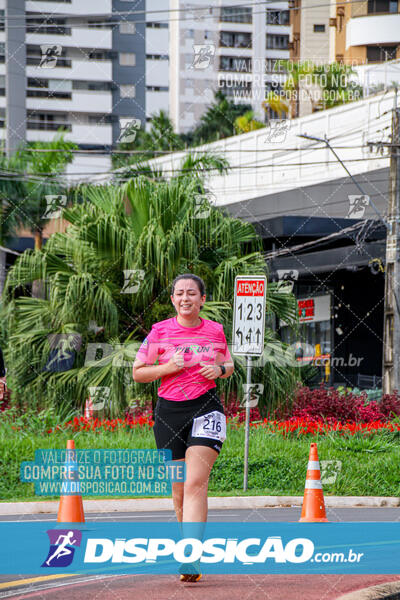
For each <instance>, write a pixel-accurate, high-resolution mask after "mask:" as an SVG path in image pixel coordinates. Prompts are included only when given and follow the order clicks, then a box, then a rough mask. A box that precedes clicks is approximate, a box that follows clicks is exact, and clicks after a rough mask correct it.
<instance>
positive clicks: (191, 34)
mask: <svg viewBox="0 0 400 600" xmlns="http://www.w3.org/2000/svg"><path fill="white" fill-rule="evenodd" d="M187 34H188V37H189V38H194V29H188V32H187Z"/></svg>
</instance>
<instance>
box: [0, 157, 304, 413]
mask: <svg viewBox="0 0 400 600" xmlns="http://www.w3.org/2000/svg"><path fill="white" fill-rule="evenodd" d="M198 158H199V157H198ZM214 158H215V157H214ZM189 160H191V161H192V166H195V165H196V164H197V166H200V167H201V163H200V158H199V160H196V157H192V158H190V159H187V161H186V170H185V169H181V172H180V173H179V175H177V176H176V177H173V178H172V179H171V180H169V181H165V180H162V181H155V180H152V179H149V178H146V177H143V176H138V177H136V178H134V179H132V180H130V181H129V182H127V183H125V184H123V185H119V186H113V185H109V186H90V185H89V186H84V187H81V188H80V189H78V190H77V191H76V198H77V199H79V202H75V203H74V204H73V205H72V206H71V207H69V208H67V209H65V210H64V214H63V216H64V218H65V219H67V221H68V222H69V223H70V225H69V227H68V229H67V230H66V232H64V233H56V234H54V235H53V236H51V238H50V239H49V240H48V242H47V244H46V245H45V246H44V248H42V249H41V250H36V251H33V252H32V251H31V252H25V253H24V254H23V255H22V256H21V257H19V258H18V259H17V261H16V263H15V265H14V266H13V267H12V268H11V269H10V271H9V274H8V278H7V282H6V288H5V307H4V309H3V313H2V315H1V316H2V318H3V322H4V326H5V327H6V328H7V331H8V332H9V337H8V345H7V349H6V353H7V357H8V359H9V365H10V371H11V373H10V375H11V377H12V379H13V381H14V383H15V394H14V397H16V399H17V400H18V399H24V398H28V397H29V399H30V403H31V404H35V403H36V405H37V406H40V405H43V402H44V400H43V399H44V398H45V399H46V402H48V403H51V404H53V405H56V406H57V407H58V409H59V410H63V407H64V408H65V410H71V408H73V407H75V408H79V409H80V410H82V406H83V404H84V401H85V398H87V396H88V387H90V386H105V387H109V388H110V390H111V398H112V406H111V409H110V410H111V414H114V415H116V414H120V413H121V410H122V409H123V408H124V407H126V405H127V403H128V402H129V399H130V398H133V397H134V396H135V395H137V394H138V393H143V389H144V388H143V387H142V386H141V385H140V384H136V383H134V382H133V381H132V377H131V365H132V360H133V358H134V355H135V352H136V350H137V348H138V345H139V344H140V341H141V340H142V339H143V338H144V337H145V336H146V335H147V333H148V331H149V330H150V328H151V325H152V323H153V322H155V321H159V320H161V319H165V318H168V317H169V316H172V315H173V314H174V311H173V309H172V306H171V303H170V300H169V287H170V284H171V282H172V280H173V278H174V277H175V276H176V275H177V274H178V273H183V272H193V273H197V274H199V275H200V276H201V277H203V278H204V280H205V281H206V285H207V289H208V301H207V303H206V305H205V308H204V312H203V314H204V316H205V317H206V318H211V319H216V320H218V321H220V322H222V323H223V324H224V325H225V331H226V332H227V334H228V337H229V332H230V331H231V313H232V294H233V283H234V278H235V276H236V275H237V274H243V273H249V274H262V273H265V272H266V269H265V261H264V259H263V255H262V253H261V250H262V246H261V240H260V239H259V238H258V236H257V235H256V233H255V230H254V227H253V225H251V224H250V223H246V222H243V221H240V220H239V219H234V218H232V217H228V216H225V215H224V214H223V213H222V212H221V211H219V210H218V209H217V208H215V207H214V206H213V205H212V204H210V203H209V201H208V200H207V197H206V189H205V187H204V182H203V179H202V176H201V173H202V169H201V168H200V170H199V171H197V173H196V174H195V175H193V173H192V171H189V168H188V167H189ZM201 160H202V161H203V168H204V165H205V164H206V163H205V160H204V156H202V157H201ZM182 166H183V165H182ZM220 168H223V165H220ZM199 195H200V197H202V196H203V202H202V205H201V210H200V211H199V204H198V202H197V200H196V199H197V198H198V196H199ZM126 271H131V273H132V272H133V273H132V274H133V275H134V276H135V277H136V280H135V281H134V286H133V287H132V288H131V291H132V289H135V290H136V292H133V291H132V293H124V289H125V288H126ZM33 279H43V280H44V279H46V280H47V281H48V297H47V298H46V299H40V298H27V297H19V298H15V297H14V293H13V290H14V289H15V288H16V287H18V286H21V285H26V284H28V283H30V282H31V281H32V280H33ZM268 311H269V312H270V313H275V314H276V315H277V316H278V317H279V318H282V319H284V320H285V321H286V322H289V323H290V322H294V321H295V319H296V310H295V301H294V297H293V296H291V295H287V294H286V295H283V294H279V293H277V291H276V289H274V286H273V284H271V286H270V289H269V292H268ZM93 322H96V324H97V327H95V328H93ZM95 331H97V333H95ZM71 333H74V334H75V336H80V340H81V342H82V344H81V346H80V348H76V349H75V359H74V361H75V362H74V365H73V367H72V368H70V369H69V370H66V371H63V372H53V371H51V370H48V369H46V365H48V362H49V352H50V345H49V339H50V338H49V336H51V335H54V334H56V335H60V334H64V336H66V335H68V334H71ZM268 335H269V337H270V338H271V339H274V340H275V335H274V333H273V332H272V331H269V332H268ZM275 341H276V343H277V344H280V342H279V340H277V339H276V340H275ZM96 343H101V344H104V345H106V346H104V348H106V350H107V352H106V355H104V356H103V359H102V360H100V361H98V362H96V363H93V362H91V361H90V360H89V359H88V355H89V354H90V352H89V354H87V350H88V344H96ZM90 349H91V350H93V346H91V347H89V350H90ZM85 356H86V360H85ZM124 361H125V362H124ZM113 365H114V366H113ZM257 376H258V377H259V378H261V379H262V381H264V384H265V397H266V398H268V402H266V401H265V399H264V404H263V406H264V408H265V409H266V407H270V406H271V403H273V402H276V401H277V400H279V399H280V400H282V398H284V397H285V396H286V395H287V394H290V392H291V390H292V389H293V386H294V384H295V382H296V380H297V378H298V375H297V372H296V369H293V368H287V367H286V366H283V365H277V364H275V363H273V362H269V363H267V364H266V365H265V367H264V368H262V369H261V370H260V371H259V372H258V374H257ZM243 378H244V370H243V368H242V366H241V365H240V364H239V365H238V369H237V370H236V372H235V375H234V377H233V378H230V380H228V381H229V383H228V389H227V394H228V395H229V394H230V393H233V392H235V390H236V391H238V390H239V393H240V394H241V390H242V388H241V384H242V382H243V381H244V379H243ZM146 391H147V390H146ZM155 391H156V386H155V384H154V385H153V391H152V393H153V398H154V397H155Z"/></svg>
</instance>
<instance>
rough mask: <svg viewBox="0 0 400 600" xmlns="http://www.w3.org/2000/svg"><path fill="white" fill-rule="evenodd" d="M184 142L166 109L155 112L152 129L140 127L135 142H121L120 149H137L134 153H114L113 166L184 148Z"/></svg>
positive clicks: (138, 161)
mask: <svg viewBox="0 0 400 600" xmlns="http://www.w3.org/2000/svg"><path fill="white" fill-rule="evenodd" d="M184 147H185V145H184V142H183V141H182V139H181V138H180V136H179V135H178V134H176V133H175V132H174V126H173V124H172V121H171V119H170V118H169V116H168V115H167V113H166V112H165V111H164V110H160V111H159V112H158V113H156V114H153V115H152V116H151V119H150V130H149V131H146V130H145V129H143V128H142V129H139V130H138V132H137V134H136V137H135V139H134V141H133V142H130V143H121V144H120V145H119V148H120V150H130V151H135V152H134V153H133V154H118V153H116V154H114V155H113V166H114V168H120V167H124V166H127V165H129V164H135V163H141V162H143V161H147V160H149V159H151V158H154V157H156V156H159V155H160V153H163V152H172V151H174V150H182V149H183V148H184Z"/></svg>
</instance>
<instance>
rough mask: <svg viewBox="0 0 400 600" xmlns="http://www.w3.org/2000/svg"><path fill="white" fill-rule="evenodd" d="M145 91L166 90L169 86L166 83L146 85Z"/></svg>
mask: <svg viewBox="0 0 400 600" xmlns="http://www.w3.org/2000/svg"><path fill="white" fill-rule="evenodd" d="M186 83H187V82H186ZM146 91H147V92H168V91H169V87H168V86H166V85H146Z"/></svg>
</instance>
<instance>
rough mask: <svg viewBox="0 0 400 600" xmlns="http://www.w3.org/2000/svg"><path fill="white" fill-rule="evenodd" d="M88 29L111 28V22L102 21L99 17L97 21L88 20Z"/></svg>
mask: <svg viewBox="0 0 400 600" xmlns="http://www.w3.org/2000/svg"><path fill="white" fill-rule="evenodd" d="M87 23H88V27H89V29H112V28H113V26H112V24H111V23H102V22H101V21H100V20H99V19H98V20H97V21H88V22H87Z"/></svg>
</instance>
